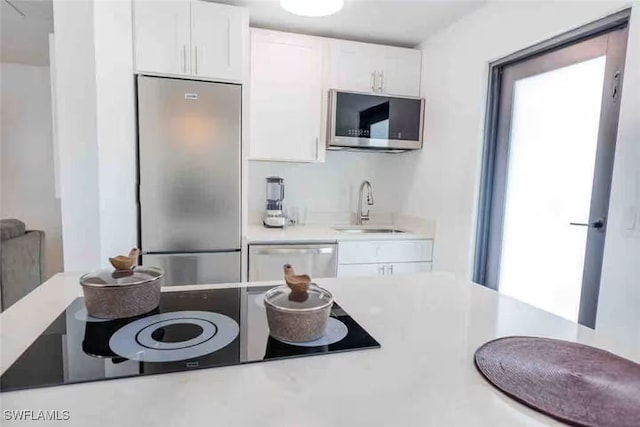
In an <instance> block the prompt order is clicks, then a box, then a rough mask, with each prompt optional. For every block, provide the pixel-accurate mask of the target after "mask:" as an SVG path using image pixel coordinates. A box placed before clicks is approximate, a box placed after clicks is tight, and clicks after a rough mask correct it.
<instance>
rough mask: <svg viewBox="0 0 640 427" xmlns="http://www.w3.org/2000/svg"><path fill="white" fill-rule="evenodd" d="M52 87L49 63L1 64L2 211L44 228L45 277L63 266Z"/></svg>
mask: <svg viewBox="0 0 640 427" xmlns="http://www.w3.org/2000/svg"><path fill="white" fill-rule="evenodd" d="M50 90H51V85H50V82H49V67H41V66H32V65H22V64H10V63H2V89H1V91H0V99H1V100H2V114H1V116H0V117H1V123H0V129H1V131H2V135H1V137H0V139H1V140H2V152H1V155H0V158H1V160H2V165H1V169H0V170H1V171H2V172H1V173H2V178H1V182H2V187H1V189H0V195H1V197H2V198H1V199H0V216H2V218H18V219H20V220H21V221H23V222H24V223H25V224H26V226H27V228H28V229H32V230H42V231H44V232H45V262H46V272H47V277H50V276H52V275H53V274H55V273H57V272H60V271H62V238H61V230H62V221H61V219H60V200H58V199H56V197H55V188H54V180H53V177H54V172H53V137H52V131H51V96H50Z"/></svg>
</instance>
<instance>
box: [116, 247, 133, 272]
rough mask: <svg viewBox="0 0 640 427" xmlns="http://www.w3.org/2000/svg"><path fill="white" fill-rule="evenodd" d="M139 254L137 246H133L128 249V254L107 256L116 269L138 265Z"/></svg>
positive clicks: (121, 269) (120, 269)
mask: <svg viewBox="0 0 640 427" xmlns="http://www.w3.org/2000/svg"><path fill="white" fill-rule="evenodd" d="M139 255H140V250H139V249H138V248H133V249H131V250H130V251H129V255H118V256H115V257H112V258H109V262H110V263H111V265H112V266H113V268H115V269H116V270H117V271H123V270H132V269H133V267H135V266H136V265H138V256H139Z"/></svg>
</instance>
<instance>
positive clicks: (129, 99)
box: [54, 0, 136, 271]
mask: <svg viewBox="0 0 640 427" xmlns="http://www.w3.org/2000/svg"><path fill="white" fill-rule="evenodd" d="M54 26H55V35H56V36H55V44H56V52H55V53H56V55H55V56H56V82H57V85H56V92H57V114H58V139H59V146H60V185H61V195H62V223H63V241H64V255H65V270H66V271H89V270H93V269H95V268H98V267H100V266H106V265H108V260H107V258H108V257H109V256H113V255H116V254H120V253H127V252H128V250H129V249H130V248H131V247H133V246H135V243H136V205H135V130H134V120H135V115H134V95H135V94H134V89H133V81H134V80H133V79H134V77H133V57H132V55H133V53H132V49H133V47H132V19H131V4H130V1H129V0H121V1H115V2H102V1H88V2H69V1H64V0H55V1H54Z"/></svg>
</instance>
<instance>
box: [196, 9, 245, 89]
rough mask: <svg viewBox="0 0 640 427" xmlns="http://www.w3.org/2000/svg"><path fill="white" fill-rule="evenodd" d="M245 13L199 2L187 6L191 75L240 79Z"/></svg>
mask: <svg viewBox="0 0 640 427" xmlns="http://www.w3.org/2000/svg"><path fill="white" fill-rule="evenodd" d="M248 27H249V19H248V14H247V10H246V9H243V8H238V7H233V6H227V5H222V4H216V3H209V2H203V1H194V2H192V3H191V46H192V54H193V57H192V59H191V62H192V64H193V67H192V74H194V75H196V76H201V77H209V78H220V79H225V80H242V74H243V73H242V72H243V65H244V64H243V62H244V61H243V58H244V54H245V52H244V51H245V46H246V42H245V37H246V35H247V31H246V29H247V28H248Z"/></svg>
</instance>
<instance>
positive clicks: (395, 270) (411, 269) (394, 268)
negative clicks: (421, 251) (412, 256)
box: [338, 262, 431, 277]
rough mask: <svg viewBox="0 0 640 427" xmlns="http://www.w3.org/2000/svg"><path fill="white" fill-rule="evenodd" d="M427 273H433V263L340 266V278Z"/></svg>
mask: <svg viewBox="0 0 640 427" xmlns="http://www.w3.org/2000/svg"><path fill="white" fill-rule="evenodd" d="M425 271H431V262H395V263H390V264H341V265H338V277H365V276H393V275H398V274H410V273H421V272H425Z"/></svg>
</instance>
